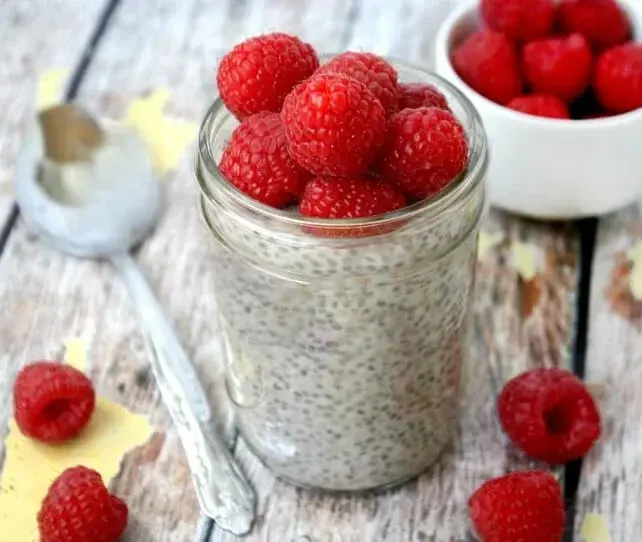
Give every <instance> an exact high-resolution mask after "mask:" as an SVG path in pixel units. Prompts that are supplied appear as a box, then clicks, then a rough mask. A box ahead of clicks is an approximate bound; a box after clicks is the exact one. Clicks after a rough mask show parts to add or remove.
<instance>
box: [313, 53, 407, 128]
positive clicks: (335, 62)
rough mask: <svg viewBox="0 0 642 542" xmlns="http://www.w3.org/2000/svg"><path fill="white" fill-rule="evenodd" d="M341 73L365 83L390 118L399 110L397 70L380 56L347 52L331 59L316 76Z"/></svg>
mask: <svg viewBox="0 0 642 542" xmlns="http://www.w3.org/2000/svg"><path fill="white" fill-rule="evenodd" d="M331 73H339V74H343V75H347V76H348V77H351V78H352V79H356V80H357V81H359V82H361V83H363V84H364V85H365V86H366V87H368V89H369V90H370V92H372V93H373V94H374V95H375V97H376V98H377V99H378V100H379V101H380V102H381V105H382V106H383V108H384V109H385V110H386V114H387V115H388V116H389V115H391V114H392V113H394V112H395V111H396V110H397V95H398V90H397V70H395V69H394V68H393V67H392V66H391V65H390V64H389V63H388V62H386V61H385V60H384V59H383V58H381V57H380V56H377V55H375V54H372V53H361V52H352V51H347V52H345V53H341V54H340V55H337V56H335V57H334V58H331V59H330V60H329V61H328V62H327V63H325V64H324V65H323V66H321V67H320V68H319V69H318V70H317V71H316V72H315V75H322V74H331Z"/></svg>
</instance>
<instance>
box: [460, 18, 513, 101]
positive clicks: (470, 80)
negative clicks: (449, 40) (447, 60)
mask: <svg viewBox="0 0 642 542" xmlns="http://www.w3.org/2000/svg"><path fill="white" fill-rule="evenodd" d="M452 63H453V67H454V68H455V71H456V72H457V73H458V74H459V76H460V77H461V78H462V79H463V80H464V81H465V82H466V83H467V84H468V85H470V86H471V88H472V89H473V90H476V91H477V92H479V93H480V94H481V95H482V96H485V97H486V98H488V99H489V100H492V101H493V102H497V103H498V104H502V105H505V104H507V103H508V102H510V101H511V100H512V99H513V98H516V97H517V96H519V95H520V94H522V87H523V83H522V79H521V74H520V67H519V57H518V55H517V50H516V49H515V46H514V44H513V43H511V42H510V41H509V39H508V38H507V37H506V36H505V35H504V34H501V33H499V32H495V31H493V30H479V31H477V32H474V33H473V34H471V35H470V36H468V37H467V38H466V39H465V40H464V41H463V42H462V43H461V44H460V45H458V46H457V47H456V48H455V50H454V51H453V53H452Z"/></svg>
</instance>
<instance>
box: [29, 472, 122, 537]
mask: <svg viewBox="0 0 642 542" xmlns="http://www.w3.org/2000/svg"><path fill="white" fill-rule="evenodd" d="M127 516H128V510H127V505H126V504H125V503H124V502H123V501H121V500H120V499H119V498H118V497H115V496H114V495H110V493H109V491H108V490H107V488H106V487H105V484H103V481H102V479H101V477H100V474H98V473H97V472H96V471H93V470H91V469H88V468H86V467H72V468H70V469H67V470H66V471H64V472H63V473H62V474H61V475H60V476H58V478H56V480H55V481H54V483H53V484H52V485H51V487H50V488H49V491H48V492H47V496H46V497H45V498H44V500H43V501H42V505H41V508H40V512H38V528H39V529H40V541H41V542H89V541H91V542H116V541H117V540H118V539H119V537H120V535H121V534H122V533H123V531H124V530H125V527H126V526H127Z"/></svg>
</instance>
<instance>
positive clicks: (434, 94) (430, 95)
mask: <svg viewBox="0 0 642 542" xmlns="http://www.w3.org/2000/svg"><path fill="white" fill-rule="evenodd" d="M398 88H399V97H398V99H397V109H399V111H401V110H402V109H406V108H410V109H417V108H418V107H438V108H439V109H443V110H445V111H450V107H449V106H448V100H447V99H446V96H444V95H443V94H442V93H441V92H440V91H439V90H438V89H437V87H435V86H434V85H429V84H428V83H400V84H399V85H398Z"/></svg>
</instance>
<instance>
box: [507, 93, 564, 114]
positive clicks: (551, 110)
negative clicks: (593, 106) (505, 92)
mask: <svg viewBox="0 0 642 542" xmlns="http://www.w3.org/2000/svg"><path fill="white" fill-rule="evenodd" d="M507 107H508V108H509V109H514V110H515V111H521V112H522V113H526V114H528V115H534V116H536V117H548V118H551V119H570V118H571V115H570V113H569V111H568V107H567V106H566V104H565V103H564V102H563V101H562V100H560V99H559V98H558V97H557V96H553V95H551V94H530V95H527V96H519V97H517V98H515V99H513V100H511V101H510V102H509V103H508V106H507Z"/></svg>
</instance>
